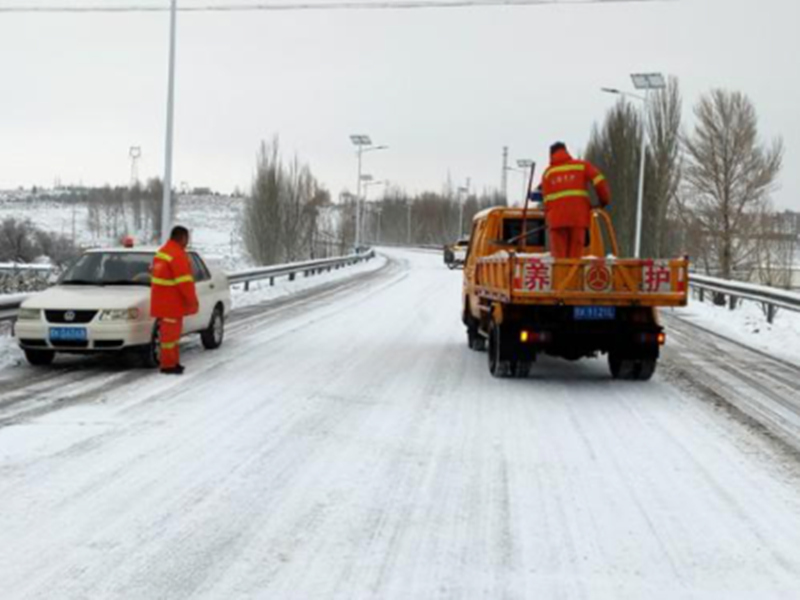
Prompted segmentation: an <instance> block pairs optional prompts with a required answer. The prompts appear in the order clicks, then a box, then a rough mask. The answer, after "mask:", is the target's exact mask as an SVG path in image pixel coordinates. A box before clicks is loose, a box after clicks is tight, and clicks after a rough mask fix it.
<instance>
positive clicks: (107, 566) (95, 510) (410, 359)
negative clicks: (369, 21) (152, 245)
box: [0, 250, 800, 600]
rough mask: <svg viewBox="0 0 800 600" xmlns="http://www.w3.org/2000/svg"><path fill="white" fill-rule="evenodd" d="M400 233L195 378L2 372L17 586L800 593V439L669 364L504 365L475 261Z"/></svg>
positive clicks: (278, 313)
mask: <svg viewBox="0 0 800 600" xmlns="http://www.w3.org/2000/svg"><path fill="white" fill-rule="evenodd" d="M387 252H388V253H389V254H391V261H390V262H389V264H388V265H386V267H385V268H383V269H381V270H379V271H376V272H374V273H372V274H363V273H362V274H361V275H359V276H357V277H353V278H352V280H351V282H352V283H351V284H347V285H345V283H346V282H342V286H341V287H338V288H337V287H332V286H330V285H328V286H327V287H325V288H324V290H323V288H320V290H319V292H318V293H307V294H302V293H301V294H298V295H297V296H296V300H291V299H290V298H284V299H279V300H277V301H275V306H273V307H271V308H270V309H269V310H264V311H259V310H257V307H255V306H250V307H246V308H243V309H241V313H240V314H245V313H246V318H242V319H239V320H234V319H232V321H231V323H230V328H229V336H228V339H227V340H226V343H225V346H223V348H222V349H220V350H219V351H214V352H203V351H201V350H199V349H196V346H191V347H189V348H188V349H187V352H186V355H185V363H186V364H187V366H188V368H189V370H188V371H187V374H186V375H185V376H184V377H181V378H171V377H164V376H159V375H158V374H157V373H150V372H142V371H139V372H137V371H131V370H129V369H121V368H119V367H118V366H116V365H113V364H108V363H104V362H94V361H89V362H86V363H82V364H81V365H80V366H75V367H73V366H66V367H61V368H60V369H58V368H56V369H52V370H45V371H37V370H34V369H31V368H28V367H19V368H18V369H16V370H14V373H13V377H11V378H10V379H8V380H0V381H2V385H4V386H5V387H3V388H2V389H3V392H2V394H3V397H2V401H0V473H2V477H0V532H2V534H1V536H2V541H3V543H2V544H0V589H2V590H3V592H2V596H3V598H4V600H5V599H6V598H8V599H9V600H13V599H16V598H26V599H28V598H51V597H54V596H55V597H58V598H59V600H61V599H64V600H69V599H71V598H103V599H104V600H105V599H109V600H110V599H114V598H125V599H140V598H141V599H147V600H150V599H153V598H169V599H170V600H179V599H183V598H210V599H217V598H225V599H226V600H235V599H245V598H246V599H250V598H270V599H271V598H280V599H281V600H294V599H297V600H306V599H310V598H314V599H317V598H320V599H322V598H325V599H336V598H341V599H343V600H344V599H346V600H353V599H366V598H375V599H381V600H391V599H395V598H396V599H402V600H408V599H415V600H416V599H425V600H427V599H432V598H441V599H449V598H462V599H467V600H470V599H473V598H475V599H477V598H485V599H487V600H488V599H491V600H494V599H497V598H508V599H528V598H546V599H550V598H560V599H562V600H572V599H586V598H591V599H592V600H634V599H635V600H640V599H642V598H647V599H648V600H661V599H664V600H667V599H668V600H685V599H686V600H688V599H696V600H700V599H702V600H707V599H713V600H723V599H724V600H739V599H741V600H744V599H748V600H750V599H751V598H770V599H772V598H775V599H787V600H788V599H793V598H796V597H797V590H798V589H800V553H798V551H797V549H798V548H799V547H800V464H798V459H797V455H796V454H792V453H790V452H787V451H786V450H785V448H784V447H783V446H781V445H780V444H778V443H776V442H775V441H774V440H773V439H771V438H770V437H769V436H766V435H764V433H763V431H761V430H760V429H759V428H757V427H752V425H751V424H750V423H748V422H746V421H744V420H743V419H741V418H740V417H739V416H737V415H735V414H731V412H729V411H726V410H724V409H723V408H720V407H719V406H718V405H717V404H715V403H713V402H706V401H703V400H701V399H700V398H699V397H698V396H695V395H693V393H692V392H691V391H688V389H687V388H686V387H685V386H683V385H682V381H678V380H677V379H679V378H680V379H684V378H685V377H683V375H682V373H684V372H686V371H681V372H680V373H679V376H680V377H674V376H673V374H672V372H671V369H670V365H669V364H667V365H666V367H667V368H665V369H664V370H663V371H662V372H660V373H658V374H657V375H656V378H655V379H654V380H653V381H652V382H650V383H632V382H618V381H613V380H611V379H610V378H609V375H608V370H607V367H606V365H605V363H604V361H601V360H586V361H581V362H578V363H568V362H565V361H557V360H549V359H543V360H541V361H540V362H539V363H537V365H536V367H535V369H534V373H533V376H532V377H531V379H529V380H497V379H493V378H492V377H491V376H490V375H489V373H488V369H487V367H486V354H485V353H478V352H473V351H470V350H469V349H467V347H466V343H465V335H464V329H463V326H462V324H461V323H460V320H459V313H460V310H459V304H460V302H459V296H460V294H459V291H460V285H461V274H460V273H459V272H451V271H447V270H446V269H445V268H444V266H443V265H442V264H441V257H440V256H439V255H435V254H425V253H421V252H418V253H413V252H405V251H400V250H395V251H387ZM278 305H280V306H278ZM685 327H686V328H688V329H691V327H689V326H685ZM693 343H694V339H693V336H692V335H691V333H690V332H689V333H687V334H684V335H683V336H681V338H680V339H679V340H678V341H677V343H675V344H674V346H673V349H674V350H673V354H674V355H675V357H676V359H677V358H681V359H685V358H686V357H687V356H688V355H689V353H688V352H686V351H682V349H681V345H684V349H688V348H690V347H691V345H692V344H693ZM740 350H741V351H742V352H747V351H746V350H744V349H740ZM667 358H668V359H669V357H667ZM736 358H737V357H736V356H732V357H731V361H735V359H736ZM668 362H669V361H668ZM731 365H732V367H733V368H734V369H735V368H736V364H735V362H732V363H731ZM677 366H678V367H679V368H680V369H686V370H688V371H691V370H692V369H696V370H700V371H702V370H703V369H704V368H705V364H704V363H703V362H702V361H700V362H697V363H696V365H677ZM762 367H763V364H762ZM762 370H763V369H762ZM5 371H8V369H6V370H5ZM763 374H764V375H765V376H766V373H763ZM0 376H2V372H0ZM774 393H775V391H774V390H773V391H772V394H773V395H774ZM767 399H768V398H767Z"/></svg>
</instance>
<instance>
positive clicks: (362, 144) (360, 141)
mask: <svg viewBox="0 0 800 600" xmlns="http://www.w3.org/2000/svg"><path fill="white" fill-rule="evenodd" d="M350 141H352V142H353V144H354V145H355V146H356V148H357V149H358V150H357V152H356V156H358V180H357V182H356V240H355V246H356V251H357V250H358V248H359V247H360V246H361V159H362V156H363V154H364V153H365V152H373V151H375V150H386V149H387V148H388V147H389V146H373V145H372V140H371V139H370V137H369V136H368V135H351V136H350Z"/></svg>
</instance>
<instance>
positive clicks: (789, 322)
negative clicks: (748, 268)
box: [671, 299, 800, 364]
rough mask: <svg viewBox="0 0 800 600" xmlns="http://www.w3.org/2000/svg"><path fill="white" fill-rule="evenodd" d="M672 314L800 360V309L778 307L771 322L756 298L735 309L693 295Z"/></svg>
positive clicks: (774, 353) (785, 358)
mask: <svg viewBox="0 0 800 600" xmlns="http://www.w3.org/2000/svg"><path fill="white" fill-rule="evenodd" d="M671 314H673V315H675V316H676V317H678V318H681V319H683V320H685V321H688V322H690V323H693V324H696V325H698V326H700V327H704V328H706V329H709V330H711V331H713V332H714V333H717V334H719V335H722V336H725V337H727V338H729V339H732V340H734V341H737V342H739V343H741V344H744V345H746V346H749V347H751V348H755V349H756V350H761V351H762V352H766V353H768V354H771V355H773V356H776V357H778V358H782V359H784V360H787V361H789V362H791V363H793V364H798V363H800V313H796V312H792V311H788V310H779V311H778V314H777V316H776V317H775V321H774V322H773V323H772V325H770V324H769V323H767V318H766V317H765V316H764V313H763V312H762V310H761V307H760V306H759V305H758V304H756V303H755V302H747V301H746V302H741V303H740V304H739V307H738V308H737V309H736V310H730V309H729V308H728V307H727V306H716V305H714V304H712V303H710V302H708V301H707V302H700V301H699V300H697V299H692V300H691V301H690V302H689V306H688V307H687V308H680V309H675V310H674V311H672V312H671Z"/></svg>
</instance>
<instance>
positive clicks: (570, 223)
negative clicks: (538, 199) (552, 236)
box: [542, 150, 611, 229]
mask: <svg viewBox="0 0 800 600" xmlns="http://www.w3.org/2000/svg"><path fill="white" fill-rule="evenodd" d="M589 186H592V187H594V189H595V191H596V192H597V196H598V198H599V199H600V202H601V203H602V205H603V206H606V205H608V203H609V202H610V201H611V190H610V188H609V187H608V181H606V178H605V176H604V175H603V174H602V173H601V172H600V171H599V170H598V169H597V167H595V166H594V165H593V164H591V163H589V162H586V161H584V160H575V159H574V158H572V157H571V156H570V155H569V153H568V152H567V151H565V150H561V151H559V152H556V153H555V154H554V155H553V157H552V158H551V165H550V168H549V169H547V170H546V171H545V172H544V175H543V176H542V193H543V195H544V208H545V215H546V218H547V225H548V226H549V227H550V228H552V229H558V228H561V227H580V228H588V227H589V222H590V219H591V211H592V204H591V201H590V195H589Z"/></svg>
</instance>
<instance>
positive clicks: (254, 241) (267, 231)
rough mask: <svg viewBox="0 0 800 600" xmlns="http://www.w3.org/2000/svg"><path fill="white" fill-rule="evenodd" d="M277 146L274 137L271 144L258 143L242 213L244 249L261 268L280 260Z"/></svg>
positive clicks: (280, 188) (280, 177)
mask: <svg viewBox="0 0 800 600" xmlns="http://www.w3.org/2000/svg"><path fill="white" fill-rule="evenodd" d="M278 147H279V143H278V139H277V137H276V138H274V139H273V141H272V143H270V144H267V143H266V142H262V143H261V148H260V150H259V152H258V157H257V159H256V161H257V162H256V175H255V178H254V180H253V188H252V191H251V194H250V197H249V198H248V200H247V204H246V205H245V209H244V213H243V215H244V223H243V228H242V232H243V234H244V242H245V247H246V248H247V252H248V253H249V254H250V257H251V258H252V259H253V260H254V261H255V262H256V263H258V264H261V265H270V264H274V263H276V262H278V261H279V260H280V252H281V239H280V224H281V217H282V215H281V203H282V200H283V198H282V195H283V193H284V183H283V168H282V166H281V164H280V158H279V153H278Z"/></svg>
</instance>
